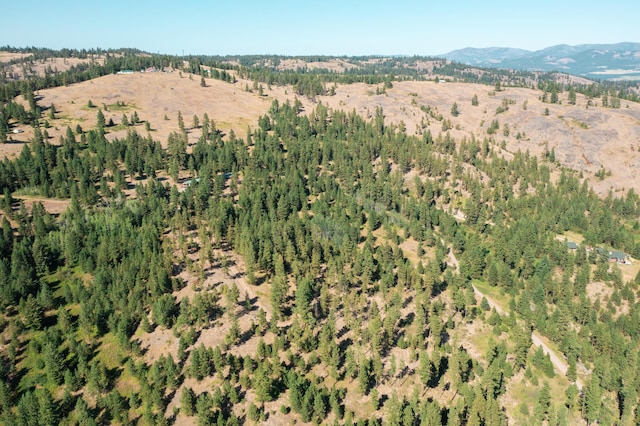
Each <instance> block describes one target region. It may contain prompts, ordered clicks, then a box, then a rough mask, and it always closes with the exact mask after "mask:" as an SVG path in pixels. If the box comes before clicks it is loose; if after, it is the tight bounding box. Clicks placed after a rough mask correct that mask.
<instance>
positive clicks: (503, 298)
mask: <svg viewBox="0 0 640 426" xmlns="http://www.w3.org/2000/svg"><path fill="white" fill-rule="evenodd" d="M472 283H473V285H474V286H475V287H476V288H477V289H478V290H480V292H481V293H482V294H484V295H485V296H487V297H489V298H491V300H493V301H494V302H495V303H496V304H497V305H498V306H499V307H500V308H502V310H503V311H504V312H507V313H508V312H509V300H510V299H509V295H508V294H506V293H505V292H504V289H503V288H502V287H494V286H491V285H489V283H487V282H486V281H480V280H473V281H472Z"/></svg>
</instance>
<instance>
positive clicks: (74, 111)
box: [0, 59, 640, 195]
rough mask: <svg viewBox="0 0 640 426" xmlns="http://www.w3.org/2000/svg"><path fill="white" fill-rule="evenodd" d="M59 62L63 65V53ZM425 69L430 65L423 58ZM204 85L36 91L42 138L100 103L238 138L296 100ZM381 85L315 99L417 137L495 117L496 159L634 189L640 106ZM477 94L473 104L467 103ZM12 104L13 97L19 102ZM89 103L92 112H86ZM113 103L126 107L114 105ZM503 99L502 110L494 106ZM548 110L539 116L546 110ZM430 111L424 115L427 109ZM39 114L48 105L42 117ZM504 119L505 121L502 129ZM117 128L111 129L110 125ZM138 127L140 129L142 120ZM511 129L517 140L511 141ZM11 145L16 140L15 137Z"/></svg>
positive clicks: (124, 84) (83, 120)
mask: <svg viewBox="0 0 640 426" xmlns="http://www.w3.org/2000/svg"><path fill="white" fill-rule="evenodd" d="M67 61H71V59H68V60H67ZM288 61H289V62H287V61H283V63H281V64H280V66H282V67H292V68H296V67H298V66H300V65H301V64H299V63H296V62H295V61H293V60H288ZM349 65H350V64H348V63H347V62H345V61H342V60H338V59H336V60H334V61H331V63H329V62H327V63H323V62H317V63H308V64H307V66H309V67H329V66H331V67H334V68H336V69H337V68H340V67H348V66H349ZM424 67H429V64H424ZM206 82H207V87H201V86H200V78H199V77H198V76H190V75H189V74H186V73H180V72H177V71H176V72H167V73H164V72H158V73H134V74H129V75H109V76H105V77H102V78H99V79H95V80H92V81H87V82H83V83H79V84H74V85H70V86H67V87H57V88H52V89H47V90H42V91H40V92H39V93H38V95H39V96H41V98H40V100H39V101H38V102H39V105H41V106H42V107H45V108H46V107H48V106H50V105H51V104H54V105H55V108H56V119H55V120H52V122H50V123H49V124H50V125H51V127H50V128H49V129H47V131H48V133H49V135H50V136H51V141H54V143H55V141H57V140H58V137H59V135H61V134H64V131H65V129H66V127H67V126H71V127H72V128H75V126H76V125H77V124H80V125H81V126H82V128H83V129H85V130H87V129H90V128H92V127H94V126H95V123H96V113H97V108H104V107H105V106H106V108H107V111H105V118H106V120H107V121H108V120H109V119H112V120H113V121H114V123H115V124H116V125H118V124H119V123H120V122H121V119H122V115H123V114H127V116H130V115H131V114H132V113H133V112H134V111H136V112H137V114H138V116H139V117H140V119H141V120H143V121H148V122H149V123H150V125H151V129H152V132H151V134H152V136H153V138H154V139H157V140H159V141H160V142H162V143H165V142H166V140H167V137H168V135H169V133H171V132H172V131H176V130H177V129H178V123H177V116H178V112H179V111H180V112H181V113H182V116H183V119H184V122H185V126H186V127H187V130H188V132H189V138H190V142H195V141H196V140H197V138H198V137H199V135H200V131H199V130H198V129H191V127H192V125H191V123H192V122H193V116H194V115H197V116H198V118H199V119H202V116H203V114H204V113H207V114H208V116H209V118H210V119H213V120H214V122H215V123H216V127H217V128H218V129H219V130H221V131H222V132H223V133H228V132H230V131H231V130H233V131H234V132H235V133H236V135H238V136H239V137H244V136H245V135H246V130H247V128H248V127H249V126H250V127H255V126H256V125H257V119H258V117H259V116H260V115H263V114H265V113H266V112H267V111H268V109H269V107H270V105H271V103H272V101H273V100H274V99H277V100H278V101H279V102H285V101H287V100H288V101H290V102H293V100H294V99H295V98H296V95H295V94H294V92H293V90H292V88H291V87H276V86H273V87H272V88H271V89H269V88H267V87H264V96H259V95H258V94H257V93H251V92H247V91H246V88H247V87H252V85H253V83H252V82H250V81H245V80H240V81H238V82H237V83H235V84H229V83H224V82H221V81H218V80H212V79H207V81H206ZM376 89H379V91H382V85H367V84H364V83H359V84H351V85H338V86H336V94H335V96H318V97H317V98H316V99H315V102H322V103H323V104H325V105H328V106H329V107H331V108H334V109H342V110H345V111H355V112H357V113H358V114H362V115H363V116H364V117H372V116H373V115H374V114H375V111H376V108H377V107H380V108H382V109H383V111H384V116H385V120H386V122H387V123H396V124H400V123H403V125H404V127H405V128H406V129H407V132H408V133H409V134H421V133H422V131H423V130H426V129H429V130H430V131H431V133H432V134H433V135H434V136H437V135H438V134H439V133H441V132H442V131H443V120H448V121H449V122H450V124H451V128H450V129H449V130H448V131H449V132H450V133H451V135H452V136H453V137H455V138H456V139H462V138H467V139H470V138H476V139H479V140H482V139H484V138H485V137H489V135H488V134H487V128H488V127H489V125H490V124H491V122H492V121H493V120H498V123H499V125H500V128H499V130H498V131H497V132H496V134H494V135H493V138H494V140H495V142H496V143H497V144H502V143H503V142H504V147H505V149H506V152H505V155H508V153H509V152H517V151H518V150H522V151H529V152H530V153H531V154H534V155H538V156H541V155H543V154H544V152H545V151H547V150H551V149H554V151H555V156H556V160H557V161H558V162H559V163H560V164H561V165H563V166H566V167H569V168H572V169H575V170H578V171H580V172H582V173H584V176H585V177H588V178H589V180H590V184H591V186H592V187H593V188H594V189H595V190H596V191H597V192H598V193H600V194H602V195H606V194H607V193H608V192H609V191H610V190H612V191H613V192H614V195H615V194H621V193H624V192H626V191H627V190H628V189H630V188H634V189H635V191H636V192H639V191H640V179H638V176H637V174H638V169H639V168H640V105H638V104H635V103H630V102H626V101H622V103H621V108H620V109H612V108H603V107H602V106H599V103H600V100H599V99H595V100H593V101H592V105H591V106H587V99H586V98H584V97H583V96H581V95H578V100H577V104H576V105H569V104H568V102H567V99H566V96H567V95H566V94H560V104H549V103H543V102H542V101H541V100H540V99H539V98H540V96H541V92H540V91H537V90H531V89H527V88H506V89H504V90H502V91H500V92H495V90H494V88H493V87H492V86H484V85H478V84H467V83H456V82H446V83H435V82H433V81H422V82H418V81H406V82H394V83H393V88H390V89H386V90H385V91H384V93H382V94H376ZM474 95H477V97H478V100H479V105H478V106H472V105H471V98H472V97H473V96H474ZM19 100H21V99H19ZM89 100H91V101H92V103H93V104H94V105H95V106H96V108H93V109H90V108H87V103H88V101H89ZM300 100H301V101H302V103H303V106H304V109H305V111H306V112H310V111H311V110H313V108H314V107H315V104H314V102H312V101H310V100H307V99H303V98H300ZM118 102H121V103H124V104H125V105H126V106H125V107H124V108H123V107H117V106H116V103H118ZM454 103H456V104H457V106H458V110H459V112H460V114H459V115H458V116H457V117H454V116H453V115H452V114H451V107H452V105H453V104H454ZM503 103H506V107H507V108H506V111H504V112H501V113H498V112H497V111H498V108H499V107H500V106H502V105H503ZM546 109H548V115H546V111H545V110H546ZM429 110H430V112H429ZM43 115H44V116H45V117H46V116H47V111H45V112H44V113H43ZM505 125H508V126H509V132H508V135H505V130H504V129H505ZM18 128H19V129H20V130H24V133H20V134H10V135H8V136H9V137H10V138H11V140H12V141H13V143H8V144H5V146H3V147H1V148H0V157H2V156H5V155H7V156H9V157H12V156H14V155H16V154H17V153H19V152H20V150H21V149H22V146H21V143H23V142H27V141H29V140H30V138H31V137H32V131H31V129H30V128H29V127H27V126H22V127H18ZM119 128H120V130H119ZM138 131H140V132H145V130H144V126H138ZM125 134H126V129H124V128H122V126H116V127H115V128H112V129H111V133H110V137H115V136H123V135H125ZM518 135H519V137H518ZM16 142H18V143H16ZM601 168H604V169H605V170H606V171H607V172H610V176H607V177H606V178H605V179H604V180H600V179H598V178H595V177H594V174H595V173H596V172H597V171H598V170H600V169H601Z"/></svg>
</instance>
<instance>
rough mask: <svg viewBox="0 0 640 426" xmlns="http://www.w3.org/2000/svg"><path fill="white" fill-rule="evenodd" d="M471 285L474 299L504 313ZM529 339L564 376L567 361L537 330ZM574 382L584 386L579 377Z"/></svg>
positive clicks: (580, 386)
mask: <svg viewBox="0 0 640 426" xmlns="http://www.w3.org/2000/svg"><path fill="white" fill-rule="evenodd" d="M472 287H473V292H474V293H475V295H476V299H480V300H482V298H483V297H484V298H485V299H486V300H487V302H488V303H489V306H490V307H491V308H492V309H495V310H496V312H498V313H499V314H500V315H505V311H504V309H502V307H500V305H498V304H497V303H496V301H495V300H493V299H492V298H491V297H489V296H487V295H485V294H484V293H482V292H481V291H480V290H478V288H477V287H476V286H475V285H472ZM531 341H532V342H533V344H534V345H536V346H539V347H541V348H542V351H543V352H544V353H545V354H548V355H549V359H551V363H552V364H553V367H554V368H555V369H556V370H557V371H558V372H559V373H561V374H562V375H563V376H566V374H567V370H568V369H569V366H568V364H567V362H566V361H565V360H564V358H561V357H560V356H558V355H557V354H556V353H555V352H554V351H553V350H552V349H551V348H550V347H549V345H547V343H546V342H545V341H544V340H543V336H542V335H541V334H540V333H538V331H535V330H534V331H533V332H532V333H531ZM575 383H576V386H577V387H578V389H580V390H582V388H583V387H584V384H583V383H582V380H581V379H580V378H579V377H578V378H576V382H575Z"/></svg>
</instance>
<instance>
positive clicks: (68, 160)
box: [0, 70, 640, 425]
mask: <svg viewBox="0 0 640 426" xmlns="http://www.w3.org/2000/svg"><path fill="white" fill-rule="evenodd" d="M182 72H184V73H185V80H186V81H191V80H189V77H188V76H192V74H189V73H188V72H187V70H183V71H182ZM237 72H238V71H235V72H234V73H233V74H230V75H231V76H232V77H231V78H230V79H229V81H226V82H224V83H220V84H228V85H232V87H237V86H233V85H234V84H235V85H237V83H238V81H239V82H243V83H244V81H245V80H243V75H240V74H241V73H240V74H236V73H237ZM200 77H201V78H202V80H201V79H200ZM193 78H194V80H195V82H196V83H195V84H199V83H198V80H201V81H202V82H203V83H204V85H203V86H202V87H206V86H207V85H211V83H212V82H211V80H210V79H209V78H208V77H205V76H204V75H203V76H199V75H196V76H195V77H193ZM234 78H236V79H238V80H237V81H236V82H235V83H234V82H233V81H234ZM299 78H300V79H301V80H300V81H303V80H304V78H305V77H299ZM389 78H390V77H389ZM389 83H390V85H391V86H393V84H394V82H391V81H390V82H389ZM241 84H242V83H241ZM246 84H247V86H248V85H249V83H248V81H247V83H246ZM259 84H260V82H259V81H257V80H256V87H257V89H255V90H256V91H258V90H259ZM262 84H266V83H262ZM273 84H274V85H275V83H273ZM382 84H384V82H383V83H382ZM431 84H433V83H431ZM388 86H389V84H387V87H386V88H385V87H384V85H382V86H379V87H378V89H379V90H383V89H384V90H387V91H391V89H392V87H388ZM265 89H266V90H265V91H267V90H269V89H268V88H265ZM161 90H171V89H168V88H165V89H163V88H162V87H161V86H158V91H161ZM251 90H253V89H251ZM285 90H286V91H287V92H291V93H295V89H294V88H293V87H292V86H288V85H283V87H282V91H283V92H284V91H285ZM239 92H242V90H239ZM268 93H270V92H268ZM43 96H46V94H43ZM176 96H177V95H176ZM300 96H302V95H300ZM264 97H265V95H264V93H263V94H262V96H261V98H260V99H263V98H264ZM267 97H268V96H267ZM89 100H90V99H89ZM267 101H268V102H269V103H268V107H267V108H266V109H265V113H264V114H262V115H260V117H259V118H258V119H257V120H256V121H255V122H253V123H250V124H249V125H248V129H247V132H246V136H245V137H238V136H237V135H236V133H235V132H231V131H229V132H228V133H226V132H221V131H220V130H219V129H218V128H217V127H216V122H215V121H216V120H217V117H216V116H211V117H209V116H206V117H205V116H200V117H196V118H197V120H196V119H194V120H193V126H187V125H185V123H184V120H182V119H179V120H177V121H176V122H175V123H174V124H173V125H174V126H175V127H174V130H173V131H172V132H171V133H170V134H169V136H168V137H167V139H166V140H162V141H159V140H155V139H154V137H153V135H154V134H155V133H154V130H153V129H155V126H156V124H154V123H150V122H148V121H146V118H145V116H142V117H138V120H135V119H134V117H133V112H137V110H131V109H123V108H125V106H126V105H125V106H122V105H121V104H116V105H108V108H104V107H103V108H100V107H96V106H93V107H90V106H89V105H88V102H83V108H84V109H81V110H82V111H85V112H87V111H88V113H90V114H91V115H95V116H96V119H95V120H94V119H92V120H91V121H89V120H88V119H87V120H86V121H84V122H82V123H83V125H82V126H77V127H76V128H75V129H73V128H71V127H68V128H67V129H66V130H64V132H63V135H61V136H60V139H59V141H57V142H56V143H55V144H54V143H53V142H52V141H50V140H49V139H48V138H47V137H45V136H44V133H45V130H47V128H46V127H44V125H43V126H42V127H41V126H40V123H41V122H42V123H44V120H47V121H49V124H50V125H51V129H52V131H53V129H55V126H56V125H60V126H62V125H63V123H65V122H66V121H65V120H69V117H62V116H61V114H60V113H59V112H56V109H55V108H54V109H53V112H50V110H44V111H39V108H41V107H43V105H39V104H38V102H39V101H38V99H37V98H35V97H34V99H33V102H34V103H35V106H36V107H38V108H32V109H31V110H30V112H29V114H32V115H30V120H32V122H33V123H34V124H35V126H34V130H33V135H34V136H33V139H32V140H31V141H30V142H29V143H28V144H24V146H23V148H22V151H21V153H20V154H19V155H18V156H16V157H15V158H12V159H9V158H5V159H4V160H3V161H2V162H0V187H2V189H3V197H2V203H1V205H0V208H1V209H2V219H1V221H2V232H0V286H1V287H0V291H1V292H2V297H1V298H0V303H1V305H2V308H3V311H2V312H3V314H2V316H1V317H0V324H1V326H2V333H1V334H0V338H1V340H0V357H1V358H2V361H3V362H2V363H0V366H1V367H0V377H1V378H2V380H1V381H0V422H2V424H11V425H13V424H19V425H21V424H24V425H41V424H46V425H48V424H131V423H139V424H149V425H156V424H194V423H198V424H259V423H271V424H282V423H289V422H298V423H304V424H334V423H335V424H398V425H399V424H402V425H405V424H406V425H413V424H434V425H438V424H443V425H444V424H449V425H457V424H467V425H482V424H485V425H500V424H551V423H553V424H561V425H562V424H565V425H569V424H571V425H574V424H593V423H596V422H597V423H598V424H615V423H619V424H636V423H638V422H639V421H640V407H639V405H638V403H639V400H638V398H639V394H638V391H639V390H640V379H639V378H638V376H637V375H636V374H635V372H636V371H637V369H638V368H639V363H640V360H639V359H638V355H637V354H638V344H639V341H640V329H639V328H638V324H640V309H639V308H638V305H637V304H636V300H637V298H638V296H639V294H638V290H639V285H640V273H638V271H639V270H640V267H639V264H638V261H636V259H638V258H640V242H639V241H640V240H639V235H640V222H639V221H638V216H639V215H640V198H639V197H638V195H637V194H636V193H635V192H634V191H633V190H629V191H627V192H626V193H619V194H616V195H617V196H616V197H613V196H609V197H599V196H598V195H597V194H596V193H595V192H594V191H593V190H592V189H591V188H590V187H589V184H588V181H587V179H585V178H584V177H583V176H581V174H580V172H578V171H573V170H570V169H566V168H561V167H560V166H559V165H558V163H557V161H556V159H555V158H553V155H552V154H553V153H552V152H548V153H547V155H542V156H537V155H533V154H531V153H530V152H526V151H513V152H509V151H507V150H505V146H504V143H502V142H501V141H499V140H496V139H495V138H494V137H492V134H491V133H486V136H484V135H483V136H482V137H481V138H476V137H475V136H469V137H459V138H458V137H456V136H455V135H456V133H455V132H447V131H442V132H438V133H435V132H432V131H430V130H429V129H428V128H425V129H423V131H422V132H414V131H413V129H411V131H407V129H406V127H405V126H404V124H403V123H397V124H393V123H390V122H389V120H387V119H386V118H385V113H384V110H383V109H382V108H376V109H375V110H373V111H371V114H370V116H366V115H365V116H363V115H360V114H358V112H356V111H355V110H354V109H348V110H345V109H343V108H339V105H338V106H335V107H329V106H327V105H325V104H324V103H320V102H315V103H314V102H312V101H311V100H306V99H305V101H304V103H303V102H302V101H300V100H298V99H296V98H295V96H292V97H291V100H286V101H279V100H278V99H275V98H270V99H268V100H267ZM12 102H13V101H12ZM14 104H16V105H17V104H18V103H17V102H14ZM507 104H508V103H507ZM506 106H508V105H506ZM117 108H120V109H117ZM130 108H133V107H130ZM158 108H162V105H158ZM109 109H111V110H113V109H117V111H118V114H122V115H124V119H122V120H121V122H120V123H119V124H115V123H111V125H110V124H109V122H108V120H105V116H104V114H108V113H109ZM36 113H38V114H40V115H36ZM100 115H102V119H100ZM181 117H182V116H181V115H180V118H181ZM125 119H126V120H125ZM13 120H15V119H14V118H13V117H12V118H11V120H10V123H11V125H14V121H13ZM165 121H170V120H165ZM438 122H439V123H440V121H438ZM123 130H124V131H123ZM494 134H495V133H494ZM52 198H57V199H58V201H60V199H62V200H66V201H67V202H68V208H67V209H66V210H65V211H64V212H63V213H61V214H59V215H57V214H53V213H52V212H51V211H49V210H47V208H46V207H45V206H48V202H49V201H50V200H51V199H52ZM25 200H27V201H25ZM28 200H37V201H36V202H34V203H31V202H29V201H28ZM569 243H576V244H569ZM618 252H621V253H622V256H623V258H622V259H621V262H620V263H616V262H612V261H611V259H612V256H614V257H613V259H615V256H616V255H620V253H618ZM625 261H628V262H629V263H630V264H625ZM474 288H475V291H474ZM492 306H493V308H492ZM532 330H535V334H533V335H532ZM532 336H534V337H535V341H534V339H532ZM540 341H542V342H543V343H542V344H541V343H540ZM549 351H551V352H552V353H553V357H551V356H549V355H548V354H547V353H546V352H549ZM552 359H553V361H552ZM554 363H555V368H554ZM558 363H560V364H563V363H564V364H565V365H566V367H567V370H566V373H561V372H560V369H559V368H558ZM579 388H581V390H579Z"/></svg>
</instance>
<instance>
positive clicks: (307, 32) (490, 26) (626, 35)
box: [0, 0, 640, 56]
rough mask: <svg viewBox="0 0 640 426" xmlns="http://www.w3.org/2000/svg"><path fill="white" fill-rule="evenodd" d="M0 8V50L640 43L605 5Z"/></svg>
mask: <svg viewBox="0 0 640 426" xmlns="http://www.w3.org/2000/svg"><path fill="white" fill-rule="evenodd" d="M6 3H7V4H4V5H2V6H0V10H1V11H2V24H1V25H0V45H10V46H16V47H24V46H37V47H50V48H53V49H61V48H63V47H69V48H78V49H81V48H94V47H101V48H118V47H135V48H138V49H141V50H145V51H148V52H154V53H156V52H160V53H167V54H182V53H183V52H184V53H185V54H211V55H227V54H282V55H306V54H308V55H323V54H324V55H349V56H352V55H376V54H379V55H391V54H405V55H437V54H442V53H446V52H449V51H451V50H455V49H461V48H464V47H494V46H500V47H517V48H522V49H528V50H538V49H542V48H545V47H549V46H552V45H556V44H571V45H575V44H585V43H617V42H622V41H632V42H640V31H639V30H638V17H639V16H640V2H638V1H637V0H624V1H620V0H612V1H609V2H606V3H598V6H595V5H593V3H591V2H586V1H584V0H582V1H574V0H569V1H562V0H555V1H549V0H536V1H533V2H520V1H518V0H510V1H480V0H476V1H469V0H441V1H437V2H436V1H430V0H426V1H414V0H396V1H376V0H369V1H361V0H352V1H349V0H341V1H340V0H323V1H317V2H309V1H304V0H299V1H289V0H283V1H278V0H271V1H269V0H262V1H256V0H235V1H233V0H223V1H220V0H209V1H200V0H198V1H194V0H192V1H189V0H183V1H181V2H178V1H161V0H160V1H158V0H156V1H148V0H127V1H123V0H110V1H109V0H107V1H92V0H83V1H71V0H55V1H51V0H47V1H42V0H31V1H29V2H28V3H26V4H28V7H25V6H21V4H25V3H21V2H18V1H8V2H6Z"/></svg>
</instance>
